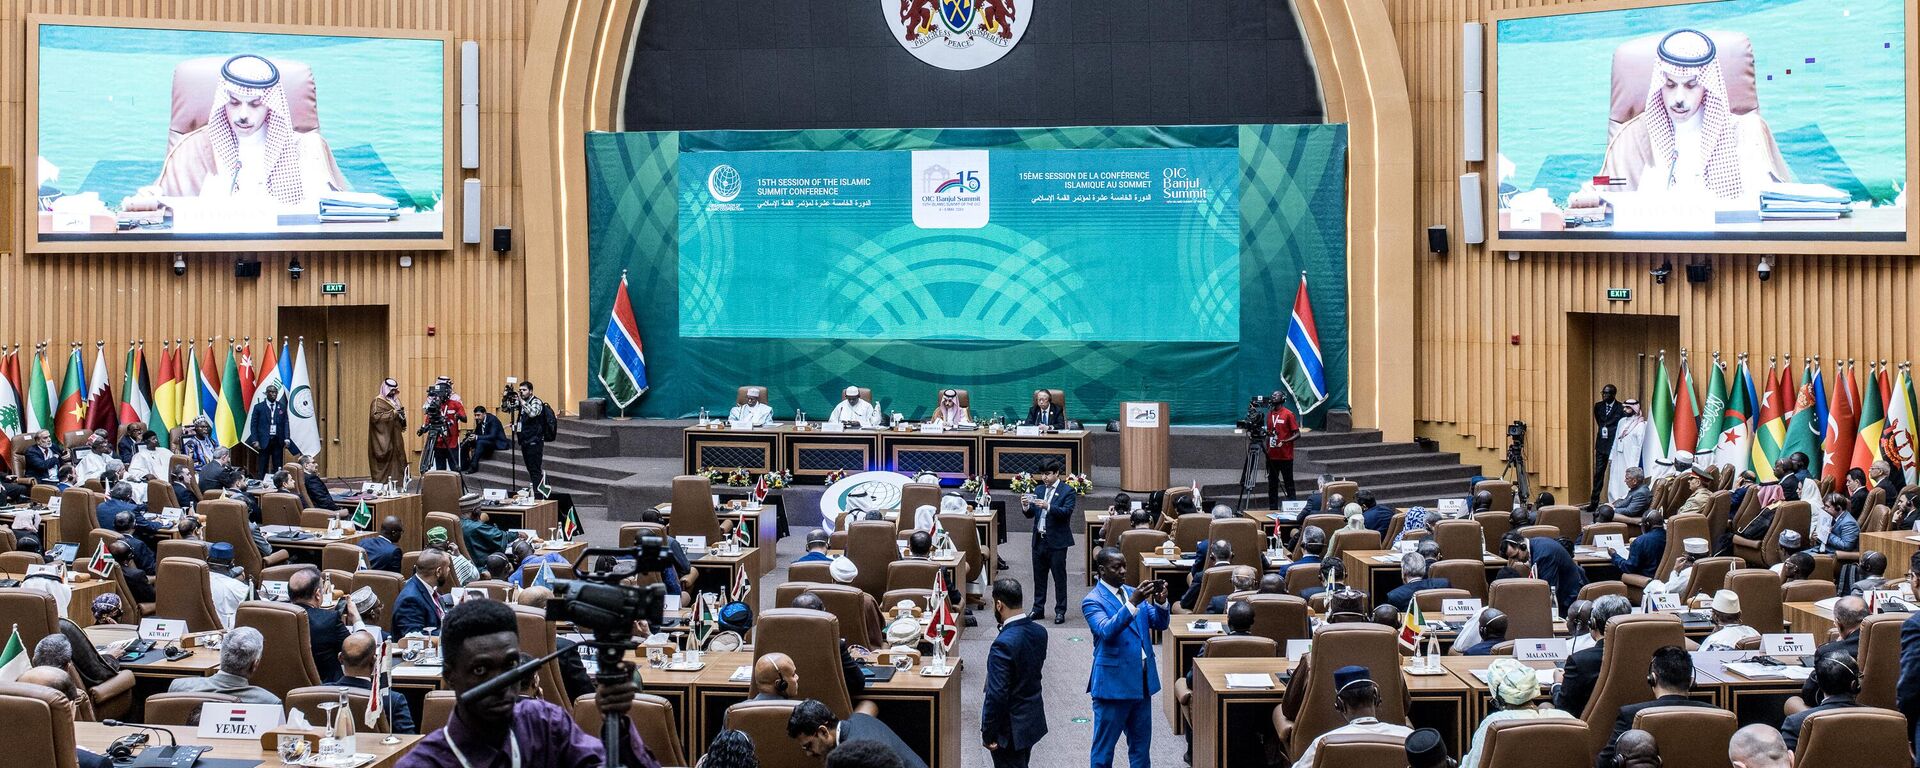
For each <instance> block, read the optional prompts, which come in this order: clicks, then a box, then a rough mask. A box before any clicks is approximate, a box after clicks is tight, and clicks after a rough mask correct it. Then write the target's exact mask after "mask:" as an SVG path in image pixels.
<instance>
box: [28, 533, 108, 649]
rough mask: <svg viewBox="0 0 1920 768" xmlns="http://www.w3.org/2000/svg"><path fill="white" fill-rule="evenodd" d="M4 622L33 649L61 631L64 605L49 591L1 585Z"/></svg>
mask: <svg viewBox="0 0 1920 768" xmlns="http://www.w3.org/2000/svg"><path fill="white" fill-rule="evenodd" d="M28 554H31V553H28ZM16 575H17V574H16ZM138 611H139V608H137V607H134V606H127V607H126V612H127V615H129V616H133V615H135V614H136V613H137V612H138ZM0 626H7V627H12V628H14V629H18V630H19V631H20V644H21V647H23V648H26V649H27V650H28V651H32V649H33V646H34V645H35V644H37V643H39V642H40V639H41V638H43V637H46V636H47V635H51V634H53V633H55V632H58V631H60V607H59V606H58V605H57V604H55V603H54V600H53V596H52V595H49V594H47V593H45V592H36V591H34V590H30V589H23V588H20V587H0Z"/></svg>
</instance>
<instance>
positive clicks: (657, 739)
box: [571, 693, 791, 765]
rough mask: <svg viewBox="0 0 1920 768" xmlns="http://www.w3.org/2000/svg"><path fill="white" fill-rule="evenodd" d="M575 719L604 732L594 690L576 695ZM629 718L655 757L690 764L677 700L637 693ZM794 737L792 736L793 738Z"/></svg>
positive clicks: (662, 761)
mask: <svg viewBox="0 0 1920 768" xmlns="http://www.w3.org/2000/svg"><path fill="white" fill-rule="evenodd" d="M571 706H572V708H573V721H574V722H575V723H577V724H579V726H580V730H582V731H586V732H587V733H590V734H596V733H599V732H600V725H601V719H602V715H601V714H600V705H599V704H598V703H596V699H595V696H594V694H587V695H585V696H581V697H580V698H577V699H574V700H573V704H572V705H571ZM627 719H628V720H631V721H632V722H633V727H634V728H636V729H638V730H639V731H640V741H641V743H643V744H646V745H647V750H648V751H650V752H652V753H653V757H654V759H655V760H658V761H660V764H661V765H686V764H687V758H686V750H684V749H682V748H681V746H680V730H679V729H678V728H675V727H673V723H674V719H673V703H672V702H669V701H667V700H666V699H663V698H660V697H659V696H655V695H653V694H651V693H642V694H637V695H635V696H634V697H633V704H632V706H629V707H627ZM790 741H791V740H790Z"/></svg>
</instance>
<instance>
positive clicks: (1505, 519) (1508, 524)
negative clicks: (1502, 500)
mask: <svg viewBox="0 0 1920 768" xmlns="http://www.w3.org/2000/svg"><path fill="white" fill-rule="evenodd" d="M1495 509H1497V510H1499V511H1497V512H1475V513H1473V517H1472V520H1473V521H1474V522H1476V523H1479V524H1480V546H1482V547H1484V548H1485V551H1487V552H1499V551H1500V538H1501V537H1502V536H1505V535H1507V531H1510V530H1513V515H1512V514H1511V513H1509V512H1508V511H1507V510H1506V509H1505V508H1504V507H1496V508H1495Z"/></svg>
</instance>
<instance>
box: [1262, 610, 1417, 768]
mask: <svg viewBox="0 0 1920 768" xmlns="http://www.w3.org/2000/svg"><path fill="white" fill-rule="evenodd" d="M1313 647H1314V651H1313V653H1312V654H1311V658H1312V662H1311V664H1310V669H1309V670H1308V672H1309V674H1308V675H1307V679H1306V680H1305V681H1304V682H1302V681H1301V680H1299V678H1298V676H1296V677H1295V679H1294V683H1295V684H1303V685H1305V686H1306V690H1305V691H1304V694H1305V697H1306V698H1305V699H1304V700H1303V701H1302V703H1301V704H1300V714H1299V716H1298V717H1297V718H1295V719H1294V724H1293V734H1292V736H1291V737H1290V738H1291V741H1290V742H1289V744H1288V747H1287V753H1288V754H1293V755H1297V754H1300V752H1301V751H1302V750H1304V749H1306V747H1307V744H1308V743H1310V742H1312V741H1313V740H1314V739H1315V738H1317V737H1319V736H1320V735H1321V734H1324V733H1326V732H1328V731H1331V730H1333V729H1335V728H1338V727H1340V726H1341V725H1343V724H1345V722H1346V720H1345V718H1342V717H1341V716H1340V713H1339V712H1337V711H1335V710H1334V708H1333V696H1334V692H1335V690H1334V684H1333V672H1334V670H1336V669H1339V668H1341V667H1345V666H1348V665H1353V664H1358V665H1360V666H1363V667H1366V668H1367V669H1379V670H1386V672H1389V673H1390V672H1392V671H1394V670H1398V669H1399V668H1400V633H1399V632H1397V631H1395V630H1393V629H1389V628H1387V627H1383V626H1380V625H1379V624H1365V623H1351V624H1329V625H1326V626H1324V627H1321V629H1320V634H1319V635H1318V636H1316V637H1315V638H1314V643H1313ZM1374 678H1375V682H1376V683H1377V684H1378V685H1379V686H1380V712H1379V718H1380V720H1381V721H1382V722H1388V723H1404V722H1406V721H1407V707H1406V700H1407V687H1406V681H1405V678H1404V677H1403V676H1402V675H1396V674H1387V673H1375V674H1374Z"/></svg>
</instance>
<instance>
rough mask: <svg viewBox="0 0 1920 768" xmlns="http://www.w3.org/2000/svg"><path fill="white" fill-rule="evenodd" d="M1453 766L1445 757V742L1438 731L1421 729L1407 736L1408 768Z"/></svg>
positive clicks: (1446, 767) (1447, 767)
mask: <svg viewBox="0 0 1920 768" xmlns="http://www.w3.org/2000/svg"><path fill="white" fill-rule="evenodd" d="M1455 765H1456V763H1455V762H1454V761H1453V758H1452V757H1451V756H1449V755H1447V742H1446V740H1445V739H1444V738H1442V737H1441V736H1440V732H1439V731H1436V730H1434V729H1432V728H1422V729H1420V730H1417V731H1414V732H1413V733H1412V734H1410V735H1408V736H1407V766H1408V768H1454V766H1455Z"/></svg>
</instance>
